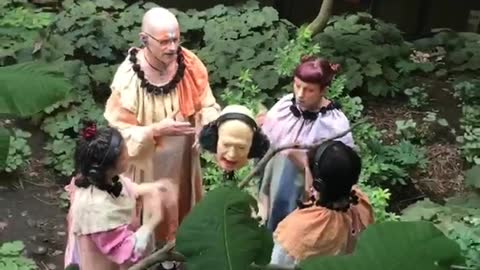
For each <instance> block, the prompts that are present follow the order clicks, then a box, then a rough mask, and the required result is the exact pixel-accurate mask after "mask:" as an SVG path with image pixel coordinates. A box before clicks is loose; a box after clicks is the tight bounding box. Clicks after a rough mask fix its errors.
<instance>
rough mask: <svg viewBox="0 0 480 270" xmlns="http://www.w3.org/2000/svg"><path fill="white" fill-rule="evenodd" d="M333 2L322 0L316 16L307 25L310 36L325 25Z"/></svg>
mask: <svg viewBox="0 0 480 270" xmlns="http://www.w3.org/2000/svg"><path fill="white" fill-rule="evenodd" d="M333 2H334V1H333V0H322V6H321V7H320V11H319V12H318V15H317V17H316V18H315V19H314V20H313V21H312V22H311V23H310V24H309V25H308V27H307V28H308V30H310V31H311V33H312V37H313V36H315V35H316V34H318V33H320V32H322V31H323V29H324V28H325V26H327V22H328V20H329V19H330V16H331V15H332V10H333Z"/></svg>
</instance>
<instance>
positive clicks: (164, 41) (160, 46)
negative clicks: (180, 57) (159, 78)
mask: <svg viewBox="0 0 480 270" xmlns="http://www.w3.org/2000/svg"><path fill="white" fill-rule="evenodd" d="M145 35H146V36H147V37H148V48H149V49H150V51H151V52H152V53H153V55H154V56H155V57H156V58H157V59H158V60H160V61H161V62H163V63H165V64H170V63H171V62H173V61H175V60H176V59H177V50H178V47H179V46H180V29H179V27H178V25H174V26H172V27H170V28H169V29H168V30H159V31H156V32H154V33H145Z"/></svg>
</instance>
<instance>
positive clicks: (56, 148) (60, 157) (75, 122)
mask: <svg viewBox="0 0 480 270" xmlns="http://www.w3.org/2000/svg"><path fill="white" fill-rule="evenodd" d="M70 100H71V103H70V104H69V105H68V107H67V108H66V109H62V108H60V109H59V110H57V111H56V113H55V114H54V115H53V116H51V117H47V118H46V119H45V121H44V122H43V124H42V126H41V129H42V130H43V131H44V132H46V133H47V134H48V135H49V136H50V137H51V138H52V141H50V142H48V143H47V145H46V146H45V150H47V151H48V152H49V153H50V155H48V156H47V157H46V158H45V160H44V163H45V164H46V165H49V166H52V167H53V168H54V169H55V170H57V171H58V172H60V173H61V174H62V175H65V176H71V175H72V174H73V172H74V163H73V153H74V150H75V145H76V138H77V135H78V133H79V132H80V128H81V122H82V120H84V119H95V121H96V122H97V126H98V127H99V128H101V127H105V126H106V124H107V123H106V120H105V118H104V117H103V109H102V108H101V107H100V106H99V105H97V104H96V103H95V101H94V100H93V98H92V96H91V95H88V94H85V93H82V92H80V93H74V94H72V96H71V97H70Z"/></svg>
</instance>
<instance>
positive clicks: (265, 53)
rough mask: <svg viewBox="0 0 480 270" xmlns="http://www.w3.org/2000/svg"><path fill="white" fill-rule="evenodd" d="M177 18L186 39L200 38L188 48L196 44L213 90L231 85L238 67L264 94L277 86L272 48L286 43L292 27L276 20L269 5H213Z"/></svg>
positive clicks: (238, 71) (253, 2)
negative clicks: (208, 72)
mask: <svg viewBox="0 0 480 270" xmlns="http://www.w3.org/2000/svg"><path fill="white" fill-rule="evenodd" d="M187 16H188V20H187V19H186V17H187ZM179 21H180V24H181V25H182V27H183V29H184V30H183V31H184V32H185V31H187V32H186V33H185V36H186V39H187V40H188V41H189V42H192V41H193V40H195V37H197V38H198V37H203V38H201V41H200V42H199V44H198V45H193V44H192V43H191V44H192V45H191V47H192V48H193V47H200V49H199V50H198V51H197V52H198V55H199V57H200V58H201V59H202V60H203V61H204V63H205V64H206V65H207V68H208V69H209V70H210V71H212V72H211V73H210V81H211V83H212V84H213V85H214V89H215V87H221V86H223V85H226V86H227V87H231V86H232V82H233V79H234V78H235V77H237V76H239V74H240V73H241V71H242V70H249V71H250V74H251V75H252V79H253V81H254V82H255V84H256V85H258V87H259V88H260V89H262V90H263V91H267V93H272V90H273V89H275V88H276V87H277V86H278V85H279V79H280V77H279V75H278V74H277V73H276V71H275V58H276V50H277V48H279V47H283V46H285V45H286V44H287V42H288V40H289V38H290V35H291V34H290V32H292V30H293V29H294V26H293V25H292V24H291V23H289V22H287V21H285V20H282V19H280V18H279V17H278V13H277V11H276V10H275V9H273V8H272V7H263V8H261V7H259V4H258V2H256V1H247V2H246V3H245V4H243V5H241V6H237V7H226V6H223V5H217V6H215V7H213V8H210V9H207V10H205V11H203V12H194V11H189V12H187V13H186V14H183V15H181V14H179ZM197 40H198V39H197ZM233 84H235V82H233Z"/></svg>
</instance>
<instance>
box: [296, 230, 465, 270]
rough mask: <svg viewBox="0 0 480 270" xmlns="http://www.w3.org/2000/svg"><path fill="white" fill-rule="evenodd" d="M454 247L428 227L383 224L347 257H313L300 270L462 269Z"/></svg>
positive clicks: (366, 233) (441, 235) (459, 256)
mask: <svg viewBox="0 0 480 270" xmlns="http://www.w3.org/2000/svg"><path fill="white" fill-rule="evenodd" d="M462 263H463V258H462V256H461V255H460V248H459V247H458V245H457V244H456V243H455V242H454V241H452V240H449V239H448V238H447V237H446V236H445V235H444V234H443V233H442V232H441V231H440V230H438V229H437V228H436V227H435V226H434V225H433V224H432V223H430V222H424V221H418V222H384V223H378V224H374V225H372V226H370V227H369V228H368V229H367V230H366V231H365V232H364V233H363V234H362V235H361V237H360V240H359V242H358V244H357V247H356V251H355V252H354V254H352V255H351V256H332V257H317V258H312V259H307V260H305V261H303V262H301V263H300V269H302V270H314V269H315V270H317V269H322V270H350V269H351V270H384V269H389V270H405V269H422V270H439V269H445V270H447V269H451V268H450V266H451V265H453V264H458V265H462Z"/></svg>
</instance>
